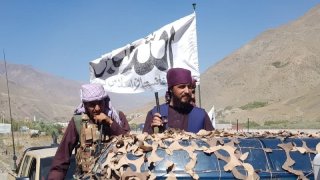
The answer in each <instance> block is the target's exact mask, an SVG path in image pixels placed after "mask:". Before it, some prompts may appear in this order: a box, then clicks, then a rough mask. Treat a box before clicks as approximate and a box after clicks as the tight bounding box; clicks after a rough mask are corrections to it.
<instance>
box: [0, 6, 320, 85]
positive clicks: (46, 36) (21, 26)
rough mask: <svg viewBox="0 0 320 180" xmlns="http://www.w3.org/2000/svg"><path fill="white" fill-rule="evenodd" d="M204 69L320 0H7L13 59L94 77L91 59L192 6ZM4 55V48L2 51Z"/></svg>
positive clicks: (1, 29) (5, 31)
mask: <svg viewBox="0 0 320 180" xmlns="http://www.w3.org/2000/svg"><path fill="white" fill-rule="evenodd" d="M194 2H195V3H196V4H197V6H196V15H197V34H198V54H199V55H198V56H199V65H200V71H201V72H204V71H205V70H206V69H207V68H208V67H210V66H212V65H214V64H215V63H216V62H218V61H220V60H222V59H223V58H224V57H225V56H227V55H228V54H230V53H232V52H233V51H234V50H236V49H238V48H240V47H241V46H243V45H244V44H246V43H247V42H249V41H251V40H252V39H253V38H255V37H256V36H257V35H259V34H260V33H262V32H264V31H266V30H268V29H272V28H277V27H279V26H280V25H282V24H285V23H288V22H290V21H292V20H295V19H297V18H298V17H300V16H302V15H303V14H305V13H306V12H307V11H308V10H310V9H311V8H312V7H314V6H315V5H317V4H319V3H320V1H319V0H256V1H254V0H192V1H190V0H161V1H160V0H114V1H111V0H109V1H107V0H92V1H91V0H0V19H1V21H0V22H1V25H0V48H1V51H2V49H4V50H5V53H6V60H7V62H8V63H15V64H26V65H31V66H33V67H34V68H36V69H38V70H40V71H44V72H48V73H50V74H54V75H57V76H62V77H65V78H66V79H72V80H79V81H87V82H88V81H89V61H91V60H94V59H96V58H98V57H100V56H101V55H102V54H105V53H108V52H110V51H112V50H114V49H117V48H120V47H122V46H124V45H125V44H128V43H131V42H133V41H135V40H137V39H140V38H143V37H145V36H147V35H148V34H150V33H151V32H153V31H155V30H157V29H159V28H160V27H162V26H164V25H166V24H169V23H171V22H173V21H175V20H177V19H179V18H181V17H184V16H186V15H189V14H191V13H192V12H193V9H192V3H194ZM0 59H1V60H2V59H3V54H2V53H1V58H0Z"/></svg>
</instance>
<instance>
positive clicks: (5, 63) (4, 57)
mask: <svg viewBox="0 0 320 180" xmlns="http://www.w3.org/2000/svg"><path fill="white" fill-rule="evenodd" d="M3 59H4V69H5V71H6V81H7V90H8V101H9V112H10V123H11V137H12V147H13V157H12V159H13V170H16V169H17V162H16V160H17V156H16V147H15V144H14V135H13V124H12V113H11V102H10V91H9V83H8V72H7V62H6V54H5V53H4V49H3Z"/></svg>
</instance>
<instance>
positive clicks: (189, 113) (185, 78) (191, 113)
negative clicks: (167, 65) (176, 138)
mask: <svg viewBox="0 0 320 180" xmlns="http://www.w3.org/2000/svg"><path fill="white" fill-rule="evenodd" d="M167 83H168V92H169V94H167V96H169V98H168V99H169V102H168V103H165V104H162V105H160V108H159V109H160V112H157V109H158V108H157V107H154V108H153V109H152V110H150V111H149V112H148V114H147V117H146V121H145V124H144V129H143V132H147V133H149V134H152V133H154V130H153V129H154V128H155V127H158V128H159V130H160V131H164V130H165V129H166V128H175V129H181V130H185V131H188V132H194V133H197V132H198V131H199V130H201V129H205V130H208V131H211V130H214V128H213V126H212V124H211V121H210V119H209V116H208V114H207V112H206V111H205V110H204V109H202V108H198V107H195V106H193V105H192V104H191V95H192V77H191V72H190V71H189V70H187V69H183V68H172V69H169V70H168V72H167Z"/></svg>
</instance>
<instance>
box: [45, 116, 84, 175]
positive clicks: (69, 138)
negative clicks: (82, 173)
mask: <svg viewBox="0 0 320 180" xmlns="http://www.w3.org/2000/svg"><path fill="white" fill-rule="evenodd" d="M78 141H79V135H78V132H77V129H76V127H75V122H74V119H73V118H72V119H71V121H70V122H69V124H68V127H67V129H66V131H65V133H64V136H63V138H62V141H61V143H60V145H59V147H58V150H57V152H56V154H55V156H54V158H53V162H52V165H51V169H50V172H49V174H48V180H57V179H64V177H65V176H66V174H67V171H68V168H69V165H70V158H71V155H72V151H73V149H74V148H75V146H76V145H77V144H78Z"/></svg>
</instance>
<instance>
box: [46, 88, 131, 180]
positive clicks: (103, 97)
mask: <svg viewBox="0 0 320 180" xmlns="http://www.w3.org/2000/svg"><path fill="white" fill-rule="evenodd" d="M80 94H81V100H82V103H81V104H80V106H79V107H78V108H77V109H76V111H75V115H74V116H73V117H72V119H71V120H70V122H69V124H68V127H67V129H66V131H65V133H64V136H63V138H62V141H61V143H60V145H59V148H58V150H57V152H56V155H55V157H54V159H53V163H52V166H51V169H50V172H49V175H48V179H49V180H53V179H64V177H65V175H66V173H67V170H68V168H69V165H70V158H71V154H72V151H73V149H74V148H75V147H77V150H76V152H77V153H76V160H77V172H78V173H79V174H81V173H83V172H86V171H87V170H88V169H89V168H90V166H91V165H92V164H93V162H91V161H92V159H94V158H92V155H93V154H95V153H96V152H95V151H96V150H97V149H98V148H99V146H100V143H101V142H103V141H106V140H107V137H109V136H117V135H121V134H126V133H129V131H130V127H129V124H128V121H127V119H126V116H125V115H124V113H123V112H121V111H117V110H116V109H115V108H114V107H113V106H112V104H111V101H110V98H109V96H108V94H107V92H106V91H105V90H104V88H103V86H102V85H100V84H85V85H82V86H81V90H80ZM81 163H82V164H81Z"/></svg>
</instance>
